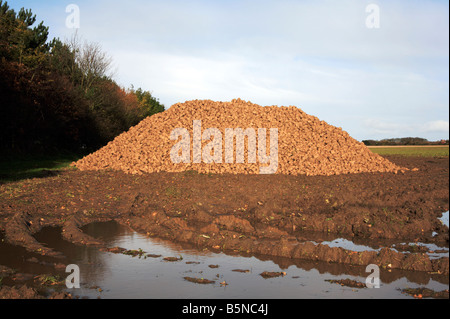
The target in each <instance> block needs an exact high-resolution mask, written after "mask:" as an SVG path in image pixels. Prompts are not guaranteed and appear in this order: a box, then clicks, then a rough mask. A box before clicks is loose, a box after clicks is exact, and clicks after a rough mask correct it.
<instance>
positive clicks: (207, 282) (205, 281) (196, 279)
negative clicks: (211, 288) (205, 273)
mask: <svg viewBox="0 0 450 319" xmlns="http://www.w3.org/2000/svg"><path fill="white" fill-rule="evenodd" d="M184 279H185V280H187V281H190V282H195V283H197V284H213V283H215V281H214V280H209V279H205V278H193V277H184Z"/></svg>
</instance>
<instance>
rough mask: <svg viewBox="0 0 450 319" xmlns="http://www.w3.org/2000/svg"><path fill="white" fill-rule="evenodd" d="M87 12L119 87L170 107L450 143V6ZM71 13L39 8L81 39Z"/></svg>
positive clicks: (85, 4) (251, 4)
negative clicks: (222, 103) (284, 113)
mask: <svg viewBox="0 0 450 319" xmlns="http://www.w3.org/2000/svg"><path fill="white" fill-rule="evenodd" d="M373 2H375V3H377V4H378V5H379V7H380V10H381V12H380V14H381V16H380V23H381V27H380V28H379V29H367V28H366V26H365V19H366V17H367V13H366V11H365V7H366V5H367V4H369V3H373ZM39 3H41V2H39ZM42 3H43V2H42ZM77 4H78V5H79V7H80V10H81V28H80V30H79V33H80V34H81V35H82V36H83V37H84V38H86V39H87V40H90V41H97V42H100V43H101V44H102V46H103V48H104V49H105V50H106V51H107V52H108V53H110V54H111V55H112V56H113V58H114V63H115V65H116V66H117V69H118V70H117V73H116V74H117V76H116V80H117V81H118V82H119V83H120V84H122V85H124V86H129V85H130V84H134V85H135V86H138V87H139V86H140V87H142V88H143V89H146V90H150V91H152V92H153V94H154V95H155V96H156V97H158V98H159V99H160V101H161V102H162V103H164V104H165V105H166V107H168V106H170V105H172V104H174V103H176V102H180V101H181V102H182V101H185V100H188V99H201V98H209V99H213V100H231V99H232V98H236V97H241V98H243V99H246V100H251V101H252V102H255V103H258V104H262V105H272V104H276V105H296V106H299V107H301V108H302V109H303V110H305V112H307V113H309V114H312V115H315V116H318V117H319V118H321V119H323V120H325V121H327V122H329V123H332V124H334V125H337V126H342V127H343V128H344V129H345V130H347V131H349V133H351V134H352V135H353V136H355V137H357V138H358V137H373V138H377V136H367V135H369V134H372V135H376V134H386V135H387V134H394V135H397V136H404V135H409V134H413V133H415V132H417V133H416V134H424V137H426V138H431V139H433V138H440V137H441V135H442V134H444V135H445V134H447V135H448V122H446V121H442V119H443V118H444V119H445V118H448V114H449V113H448V105H449V90H448V77H449V73H448V67H449V63H448V57H449V49H448V48H449V40H448V38H449V26H448V24H449V21H448V20H449V14H448V2H441V1H414V2H406V1H400V0H377V1H360V0H343V1H331V0H321V1H294V0H281V1H253V0H244V1H204V0H196V1H180V0H175V1H173V0H172V1H164V2H156V1H140V0H130V1H127V3H126V5H124V4H123V3H122V2H119V1H105V0H103V1H95V2H94V1H86V0H79V1H78V2H77ZM40 5H41V6H42V7H44V6H45V8H46V9H47V7H48V5H44V4H40ZM36 6H38V5H37V4H36ZM58 6H59V4H58ZM55 7H56V5H55ZM64 9H65V6H64V5H61V8H60V9H58V10H59V11H58V10H56V9H53V10H40V11H39V12H38V13H39V16H38V19H42V20H44V21H46V22H48V21H50V23H51V24H50V26H51V28H50V29H51V31H52V30H55V31H52V32H54V33H52V35H54V36H60V37H62V38H64V37H65V36H68V35H69V34H70V32H71V30H67V29H66V28H65V25H64V22H65V10H64ZM57 12H61V14H57ZM46 14H48V15H47V16H46ZM55 33H56V34H55ZM367 119H369V120H367ZM438 120H439V121H438ZM442 122H445V123H442ZM420 123H423V124H420ZM446 123H447V124H446Z"/></svg>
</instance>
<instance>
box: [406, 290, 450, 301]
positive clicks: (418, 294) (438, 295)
mask: <svg viewBox="0 0 450 319" xmlns="http://www.w3.org/2000/svg"><path fill="white" fill-rule="evenodd" d="M402 292H403V293H405V294H408V295H410V296H413V297H414V298H418V299H422V298H435V299H449V294H448V289H447V290H443V291H434V290H431V289H428V288H407V289H403V290H402Z"/></svg>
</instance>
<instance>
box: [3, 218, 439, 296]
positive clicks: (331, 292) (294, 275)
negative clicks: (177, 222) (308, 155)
mask: <svg viewBox="0 0 450 319" xmlns="http://www.w3.org/2000/svg"><path fill="white" fill-rule="evenodd" d="M60 231H61V230H60V229H59V228H45V229H43V230H42V231H41V232H40V233H38V234H36V236H35V237H36V239H37V240H38V241H40V242H41V243H45V244H46V245H47V246H49V247H51V248H53V249H55V250H57V251H60V252H62V253H63V254H64V255H65V256H67V259H65V260H63V261H58V262H63V263H65V264H69V263H70V264H77V265H78V266H79V267H80V274H81V280H80V282H81V288H80V289H69V292H71V293H72V294H73V295H78V296H87V297H89V298H97V297H101V298H121V299H124V298H156V299H158V298H217V299H219V298H227V299H233V298H255V299H257V298H283V299H288V298H296V299H297V298H409V296H407V295H404V294H402V293H401V292H400V291H399V289H404V288H415V287H427V288H429V289H433V290H435V291H442V290H445V289H448V276H447V277H445V278H443V277H442V276H431V275H429V274H427V273H417V272H405V271H397V270H392V271H386V270H384V269H380V271H381V274H380V275H381V276H380V277H381V278H380V279H381V288H380V289H368V288H362V289H354V288H353V289H352V288H349V287H341V286H340V285H336V284H331V283H329V282H326V281H325V280H328V279H336V280H337V279H344V278H350V279H352V280H356V281H359V282H363V283H365V279H366V276H367V275H368V273H365V267H355V266H353V267H352V266H348V265H339V264H332V263H326V262H311V261H298V260H292V259H288V258H273V257H270V258H269V257H261V256H258V257H255V256H247V257H244V256H235V255H227V254H225V253H213V252H211V251H208V250H205V251H198V250H196V249H195V248H194V247H191V246H184V245H183V246H182V245H179V244H175V243H170V242H167V241H162V240H157V239H153V238H149V237H147V236H145V235H143V234H139V233H136V232H134V231H132V230H130V229H129V228H127V227H125V226H123V225H120V224H118V223H116V222H103V223H92V224H89V225H87V226H85V227H83V231H84V232H85V233H87V234H89V235H91V236H93V237H96V238H100V239H102V240H103V241H104V242H105V243H106V245H107V246H108V247H116V246H119V247H123V248H125V249H134V250H137V249H142V250H143V251H145V252H146V254H144V255H142V256H141V257H138V256H137V257H132V256H129V255H124V254H114V253H110V252H103V251H100V250H98V249H97V248H95V247H84V246H76V245H73V244H71V243H68V242H66V241H64V240H62V238H61V235H60ZM329 244H330V245H333V244H339V245H351V246H350V247H351V248H348V249H352V250H356V249H362V248H364V250H367V248H368V247H366V246H363V245H355V244H353V243H351V242H350V241H348V240H343V239H339V240H335V241H330V242H329ZM6 248H8V249H10V248H11V247H6V245H5V244H2V243H0V265H5V266H8V267H10V266H9V265H8V260H9V259H8V257H7V258H4V256H5V255H3V253H4V252H5V249H6ZM11 249H12V248H11ZM369 249H370V248H369ZM10 253H12V254H14V253H15V256H16V257H15V258H16V265H15V268H16V269H19V270H20V271H23V270H22V269H24V268H26V267H27V266H26V265H27V263H26V262H25V260H26V259H27V258H28V257H18V256H17V255H18V254H23V253H24V251H22V250H20V249H19V248H15V250H11V252H10ZM147 254H152V255H155V256H157V257H147ZM159 255H160V256H159ZM164 257H178V258H180V257H182V259H181V260H179V261H176V262H168V261H164ZM37 258H38V259H39V260H42V256H39V257H37ZM210 265H218V267H216V268H213V267H209V266H210ZM236 269H241V270H248V272H236V271H234V270H236ZM27 271H38V272H39V271H41V270H36V269H34V270H33V269H28V270H27ZM264 271H273V272H280V271H283V272H286V276H284V277H277V278H271V279H264V278H263V277H261V276H260V274H261V273H262V272H264ZM63 275H64V276H66V275H67V274H64V273H63ZM184 277H192V278H204V279H208V280H212V281H214V283H213V284H207V285H200V284H197V283H193V282H189V281H187V280H185V279H184ZM223 282H226V284H227V285H221V283H223ZM100 290H101V291H100Z"/></svg>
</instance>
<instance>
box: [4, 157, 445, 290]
mask: <svg viewBox="0 0 450 319" xmlns="http://www.w3.org/2000/svg"><path fill="white" fill-rule="evenodd" d="M388 159H389V160H390V161H392V162H393V163H395V164H397V165H399V166H402V167H406V168H410V169H412V168H418V169H419V170H418V171H411V170H410V171H406V172H404V173H400V172H399V173H398V174H394V173H360V174H348V175H337V176H288V175H227V174H225V175H219V174H198V173H197V172H195V171H187V172H181V173H148V174H143V175H139V176H136V175H127V174H125V173H122V172H118V171H98V172H93V171H78V170H73V169H68V170H63V171H60V172H48V173H46V174H44V175H46V176H42V177H41V178H35V179H29V180H23V181H19V182H13V183H6V184H3V185H0V231H1V233H0V234H1V236H0V237H1V238H3V240H4V242H6V243H8V244H9V245H12V247H17V252H18V254H20V253H21V252H22V250H27V251H28V252H33V253H34V254H37V255H38V256H42V258H53V260H54V261H53V264H54V266H55V269H57V268H58V267H59V268H63V267H64V265H61V263H60V262H58V260H59V259H58V258H61V257H62V253H61V252H59V251H57V250H54V249H51V248H49V247H47V246H46V245H44V244H42V243H40V242H39V241H38V240H37V239H36V238H35V236H34V234H36V233H37V232H38V231H39V230H41V229H42V228H43V227H45V226H59V227H61V233H62V236H63V238H65V239H66V240H68V241H70V242H72V243H74V244H77V245H92V246H95V247H97V248H98V249H102V250H105V249H111V247H108V248H106V247H105V245H104V243H103V242H102V241H101V240H99V239H95V238H93V237H91V236H89V235H87V234H86V233H84V232H83V231H82V230H81V228H82V227H83V226H84V225H86V224H89V223H91V222H94V221H108V220H115V221H117V222H119V223H121V224H123V225H128V226H129V227H131V228H132V229H133V230H136V231H138V232H140V233H143V234H146V235H147V236H149V237H154V238H160V239H166V240H170V241H171V242H177V243H185V244H189V245H191V246H193V247H196V248H198V249H199V250H205V249H208V250H210V251H214V252H220V251H223V252H226V253H227V252H228V253H233V254H236V253H238V254H243V255H259V256H266V258H271V257H274V258H275V257H283V258H285V259H288V260H293V261H296V260H303V261H320V262H326V263H329V264H330V265H334V264H341V265H354V266H366V265H368V264H376V265H379V266H380V267H381V268H383V269H393V270H394V269H401V270H406V271H415V272H424V273H428V274H430V275H433V276H439V277H441V278H444V281H447V282H448V274H449V259H448V254H447V257H441V258H431V257H430V255H428V254H427V252H428V250H427V249H426V251H424V250H420V249H419V250H418V249H417V246H414V249H412V247H413V246H411V245H404V246H405V247H401V246H400V245H399V244H400V243H414V242H420V243H432V244H435V245H437V246H438V247H447V249H448V240H449V233H448V227H447V226H445V225H443V224H442V223H441V222H440V221H439V219H438V218H439V217H441V216H442V213H443V212H446V211H448V210H449V158H448V157H445V158H426V157H421V158H420V157H388ZM329 238H346V239H348V240H351V241H352V242H353V243H356V244H357V243H359V242H361V243H366V242H367V241H368V240H369V241H370V243H371V245H372V246H376V247H378V248H379V249H377V250H367V251H354V250H351V249H344V248H341V247H330V246H327V245H323V244H320V242H322V241H324V240H329ZM318 243H319V244H318ZM393 245H397V246H396V247H397V249H395V250H394V249H391V248H392V247H393ZM400 247H401V249H400ZM116 250H117V251H116V252H123V251H121V250H120V248H117V249H116ZM447 252H448V251H447ZM38 260H39V259H38ZM0 272H1V273H0V277H3V281H2V282H3V283H0V285H1V286H0V289H1V290H0V298H1V297H3V298H26V297H29V298H39V297H40V294H39V293H38V290H35V289H34V288H31V287H29V286H22V285H20V284H14V280H9V279H11V278H13V277H14V276H17V275H18V274H14V270H13V269H10V268H8V267H5V266H2V265H1V262H0ZM8 278H9V279H8ZM8 280H9V281H8ZM444 295H445V293H444ZM446 296H447V298H448V291H447V292H446ZM52 297H60V298H66V297H70V296H68V295H67V294H64V293H55V295H52Z"/></svg>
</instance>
